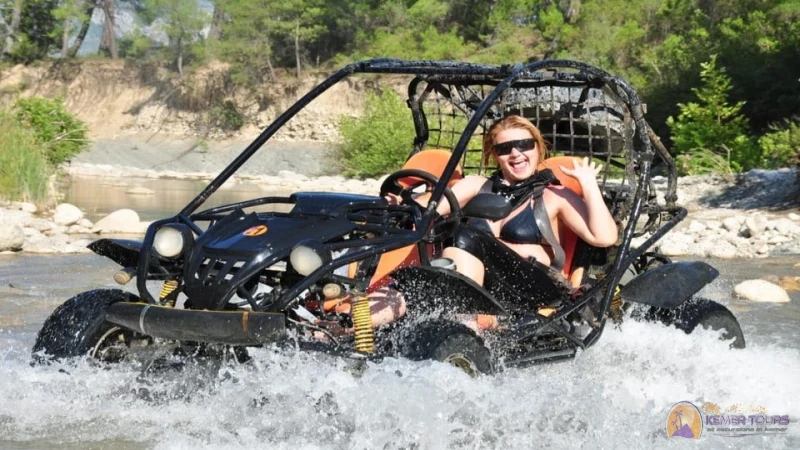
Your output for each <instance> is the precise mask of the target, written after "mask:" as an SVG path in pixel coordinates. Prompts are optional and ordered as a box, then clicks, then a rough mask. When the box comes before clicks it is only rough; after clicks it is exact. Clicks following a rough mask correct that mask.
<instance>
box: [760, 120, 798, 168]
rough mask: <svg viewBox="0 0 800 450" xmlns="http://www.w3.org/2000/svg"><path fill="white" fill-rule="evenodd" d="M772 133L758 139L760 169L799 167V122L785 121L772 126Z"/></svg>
mask: <svg viewBox="0 0 800 450" xmlns="http://www.w3.org/2000/svg"><path fill="white" fill-rule="evenodd" d="M770 129H771V130H772V131H770V132H769V133H767V134H765V135H764V136H761V137H760V138H759V139H758V145H759V147H761V167H763V168H765V169H776V168H778V167H786V166H791V165H800V121H791V120H786V121H785V122H784V123H783V125H773V126H771V127H770Z"/></svg>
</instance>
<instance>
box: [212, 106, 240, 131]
mask: <svg viewBox="0 0 800 450" xmlns="http://www.w3.org/2000/svg"><path fill="white" fill-rule="evenodd" d="M208 120H209V122H210V123H211V125H212V126H215V127H218V128H220V129H222V130H223V131H236V130H239V129H241V128H242V127H243V126H244V116H243V115H242V113H240V112H239V110H238V109H237V108H236V104H235V103H233V102H232V101H231V100H225V101H216V102H215V104H214V106H212V107H211V109H210V110H209V111H208Z"/></svg>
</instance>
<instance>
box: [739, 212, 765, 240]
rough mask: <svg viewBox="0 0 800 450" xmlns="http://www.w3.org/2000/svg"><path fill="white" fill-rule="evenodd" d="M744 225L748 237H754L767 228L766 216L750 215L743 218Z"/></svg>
mask: <svg viewBox="0 0 800 450" xmlns="http://www.w3.org/2000/svg"><path fill="white" fill-rule="evenodd" d="M744 227H745V230H747V233H748V234H749V236H750V237H756V236H758V235H759V234H761V233H763V232H764V230H766V229H767V217H766V216H764V215H761V214H756V215H755V216H750V217H748V218H746V219H745V220H744Z"/></svg>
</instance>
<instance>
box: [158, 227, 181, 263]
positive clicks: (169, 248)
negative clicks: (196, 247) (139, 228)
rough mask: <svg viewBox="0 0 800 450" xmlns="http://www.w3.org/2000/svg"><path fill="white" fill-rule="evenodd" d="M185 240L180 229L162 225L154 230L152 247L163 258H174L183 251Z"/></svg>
mask: <svg viewBox="0 0 800 450" xmlns="http://www.w3.org/2000/svg"><path fill="white" fill-rule="evenodd" d="M185 244H186V241H185V239H184V237H183V233H182V232H181V230H179V229H177V228H174V227H171V226H164V227H161V228H159V229H158V231H156V235H155V237H154V238H153V248H154V249H155V250H156V251H157V252H158V254H159V255H161V256H163V257H165V258H174V257H176V256H178V255H180V254H181V253H182V252H183V249H184V245H185Z"/></svg>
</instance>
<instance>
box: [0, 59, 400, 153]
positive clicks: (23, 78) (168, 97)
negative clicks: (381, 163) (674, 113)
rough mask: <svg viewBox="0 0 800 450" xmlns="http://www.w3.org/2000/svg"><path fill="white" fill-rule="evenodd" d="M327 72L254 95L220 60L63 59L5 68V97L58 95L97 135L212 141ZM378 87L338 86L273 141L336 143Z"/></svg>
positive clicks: (243, 133)
mask: <svg viewBox="0 0 800 450" xmlns="http://www.w3.org/2000/svg"><path fill="white" fill-rule="evenodd" d="M327 75H328V74H327V73H309V74H308V75H307V76H306V77H304V78H302V79H298V78H295V77H293V76H290V75H285V76H280V77H279V78H278V79H277V80H274V81H272V82H269V83H266V84H264V85H263V86H261V87H260V88H259V89H258V90H257V91H256V92H253V91H248V90H246V89H243V88H240V87H238V86H236V85H235V83H233V82H232V81H231V79H230V76H229V74H228V71H227V68H226V66H224V65H221V64H212V65H209V66H207V67H205V68H203V69H200V70H196V71H194V72H193V73H191V74H188V75H186V76H184V77H183V78H181V77H178V76H177V75H176V74H174V73H168V72H167V71H165V70H161V69H158V68H155V67H153V66H146V65H141V64H134V63H131V62H127V61H122V60H119V61H106V60H104V61H81V62H66V63H57V64H51V65H42V66H36V67H26V66H16V67H13V68H10V69H6V70H3V71H2V72H0V101H2V102H4V103H8V102H11V101H13V99H14V98H15V97H16V96H18V95H21V96H31V95H41V96H48V97H53V96H61V97H63V98H64V99H65V104H66V106H67V108H68V109H69V110H70V111H71V112H73V113H74V114H76V115H77V116H78V117H79V118H80V119H82V120H83V121H85V122H86V123H87V124H88V126H89V129H90V133H91V137H92V138H93V139H104V140H109V139H128V138H130V137H131V136H137V135H138V136H141V135H148V134H149V135H152V134H155V133H159V134H166V135H177V136H183V137H197V138H200V139H210V140H215V139H220V138H228V139H230V138H234V139H235V138H240V139H250V138H252V137H254V136H256V135H257V134H258V133H259V132H260V131H261V130H262V129H263V128H264V127H266V126H267V125H268V124H269V123H271V122H272V120H274V119H275V118H276V117H277V116H278V115H279V114H280V113H282V112H283V111H285V110H286V109H287V108H288V107H290V106H291V105H292V104H293V103H294V102H295V101H296V100H297V99H298V98H300V97H301V96H302V95H304V94H305V93H306V92H308V91H309V90H310V89H311V88H313V87H314V86H315V85H317V84H318V83H319V82H320V81H322V80H323V79H324V78H325V77H326V76H327ZM384 81H385V80H384ZM376 85H377V83H376V82H375V80H374V79H365V78H361V79H348V80H347V81H346V82H343V83H338V84H336V85H334V86H333V87H331V88H330V89H329V90H328V91H327V92H325V93H324V94H322V95H321V96H320V97H319V98H318V99H317V100H315V101H314V102H313V103H312V104H310V105H309V106H308V107H307V108H305V109H304V110H302V111H301V112H300V113H299V114H298V115H297V116H296V117H295V118H294V119H292V120H291V121H290V122H289V123H288V124H287V125H286V126H284V127H283V128H282V129H281V130H280V132H279V133H278V134H277V135H276V136H275V139H277V140H297V141H322V142H330V141H335V140H336V139H337V137H338V135H337V131H336V123H337V121H338V119H339V117H341V116H342V115H358V114H360V112H361V110H362V109H363V106H364V99H365V96H364V91H365V90H367V89H370V88H373V87H375V86H376ZM390 85H392V84H390ZM396 87H397V88H398V90H399V89H400V86H399V85H398V86H396ZM239 120H242V121H243V123H244V126H242V127H241V129H239V130H237V131H229V130H226V125H227V124H230V123H232V122H236V121H239Z"/></svg>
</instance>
